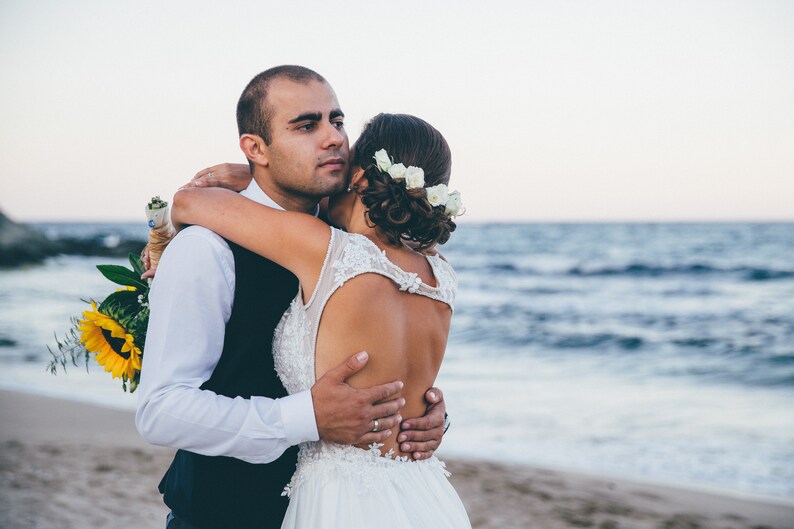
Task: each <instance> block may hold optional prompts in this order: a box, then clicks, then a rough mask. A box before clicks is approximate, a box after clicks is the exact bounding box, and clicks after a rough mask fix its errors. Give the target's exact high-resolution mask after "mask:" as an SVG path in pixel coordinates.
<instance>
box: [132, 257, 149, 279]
mask: <svg viewBox="0 0 794 529" xmlns="http://www.w3.org/2000/svg"><path fill="white" fill-rule="evenodd" d="M130 264H131V265H132V270H133V272H135V273H136V274H138V276H139V277H140V276H142V275H143V273H144V272H145V271H146V269H145V268H144V267H143V261H141V256H140V255H135V254H134V253H131V254H130Z"/></svg>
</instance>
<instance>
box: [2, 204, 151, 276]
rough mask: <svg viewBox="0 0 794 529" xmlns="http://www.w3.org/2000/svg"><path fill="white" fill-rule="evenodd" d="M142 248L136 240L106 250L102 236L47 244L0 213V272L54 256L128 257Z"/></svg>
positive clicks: (40, 235)
mask: <svg viewBox="0 0 794 529" xmlns="http://www.w3.org/2000/svg"><path fill="white" fill-rule="evenodd" d="M145 244H146V242H145V241H140V240H137V239H122V240H120V241H119V242H118V243H117V244H113V245H112V246H109V245H108V244H106V241H105V235H99V236H96V237H91V238H75V237H62V238H59V239H56V240H51V239H48V238H47V237H46V236H45V235H44V234H43V233H41V232H40V231H37V230H35V229H33V228H31V227H29V226H26V225H24V224H18V223H16V222H14V221H12V220H11V219H9V218H8V217H6V216H5V215H3V213H2V212H0V268H11V267H16V266H21V265H26V264H37V263H41V262H43V261H44V259H46V258H47V257H52V256H55V255H84V256H97V257H127V255H129V254H130V253H133V254H138V253H140V251H141V250H142V249H143V246H144V245H145Z"/></svg>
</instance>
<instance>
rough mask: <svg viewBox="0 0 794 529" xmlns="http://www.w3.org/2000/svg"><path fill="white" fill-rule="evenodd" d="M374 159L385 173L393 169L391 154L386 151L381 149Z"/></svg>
mask: <svg viewBox="0 0 794 529" xmlns="http://www.w3.org/2000/svg"><path fill="white" fill-rule="evenodd" d="M373 158H375V165H377V166H378V169H380V170H381V171H383V172H384V173H385V172H386V171H388V170H389V167H391V158H389V153H387V152H386V149H381V150H379V151H378V152H376V153H375V156H373Z"/></svg>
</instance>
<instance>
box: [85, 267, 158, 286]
mask: <svg viewBox="0 0 794 529" xmlns="http://www.w3.org/2000/svg"><path fill="white" fill-rule="evenodd" d="M96 267H97V270H99V271H100V272H101V273H102V275H103V276H105V277H106V278H108V279H110V280H111V281H113V282H114V283H116V284H118V285H124V286H129V287H135V288H138V289H145V288H148V287H149V285H147V284H146V280H144V279H141V276H140V274H136V273H135V272H134V271H133V270H130V269H129V268H125V267H123V266H119V265H97V266H96Z"/></svg>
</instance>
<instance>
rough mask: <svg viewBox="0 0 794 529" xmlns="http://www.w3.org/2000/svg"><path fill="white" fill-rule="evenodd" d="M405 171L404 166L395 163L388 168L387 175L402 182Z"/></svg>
mask: <svg viewBox="0 0 794 529" xmlns="http://www.w3.org/2000/svg"><path fill="white" fill-rule="evenodd" d="M405 171H406V169H405V166H404V165H403V164H401V163H396V164H394V165H392V166H391V167H389V174H390V175H391V177H392V178H394V179H395V180H402V179H403V178H405Z"/></svg>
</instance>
